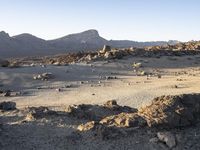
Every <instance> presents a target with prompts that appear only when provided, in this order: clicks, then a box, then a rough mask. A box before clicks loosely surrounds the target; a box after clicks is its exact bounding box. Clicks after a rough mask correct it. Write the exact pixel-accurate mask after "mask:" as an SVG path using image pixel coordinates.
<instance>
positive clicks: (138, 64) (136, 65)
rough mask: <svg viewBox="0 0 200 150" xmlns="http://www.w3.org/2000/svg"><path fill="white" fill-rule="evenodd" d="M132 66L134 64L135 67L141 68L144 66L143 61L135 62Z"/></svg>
mask: <svg viewBox="0 0 200 150" xmlns="http://www.w3.org/2000/svg"><path fill="white" fill-rule="evenodd" d="M132 66H133V68H136V69H137V68H141V67H142V63H135V62H134V63H133V65H132Z"/></svg>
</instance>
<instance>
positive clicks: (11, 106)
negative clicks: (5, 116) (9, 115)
mask: <svg viewBox="0 0 200 150" xmlns="http://www.w3.org/2000/svg"><path fill="white" fill-rule="evenodd" d="M0 109H1V110H5V111H8V110H15V109H16V103H15V102H1V103H0Z"/></svg>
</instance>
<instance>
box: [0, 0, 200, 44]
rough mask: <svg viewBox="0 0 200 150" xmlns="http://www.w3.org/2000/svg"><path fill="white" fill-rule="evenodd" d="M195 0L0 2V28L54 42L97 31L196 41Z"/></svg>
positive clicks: (199, 31)
mask: <svg viewBox="0 0 200 150" xmlns="http://www.w3.org/2000/svg"><path fill="white" fill-rule="evenodd" d="M199 7H200V0H0V30H4V31H6V32H8V33H9V34H10V35H16V34H20V33H31V34H34V35H36V36H38V37H41V38H44V39H54V38H57V37H61V36H64V35H67V34H70V33H77V32H81V31H84V30H88V29H97V30H98V31H99V33H100V35H101V36H103V37H105V38H106V39H129V40H137V41H155V40H171V39H172V40H181V41H189V40H200V18H199V17H200V8H199Z"/></svg>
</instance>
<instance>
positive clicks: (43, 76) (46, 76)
mask: <svg viewBox="0 0 200 150" xmlns="http://www.w3.org/2000/svg"><path fill="white" fill-rule="evenodd" d="M53 78H54V76H53V74H52V73H43V74H39V75H36V76H33V79H34V80H49V79H53Z"/></svg>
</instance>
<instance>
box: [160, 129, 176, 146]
mask: <svg viewBox="0 0 200 150" xmlns="http://www.w3.org/2000/svg"><path fill="white" fill-rule="evenodd" d="M157 137H158V139H159V140H160V141H161V142H164V143H165V144H166V145H167V146H168V147H169V148H170V149H171V148H173V147H175V146H176V139H175V136H174V135H173V134H172V133H171V132H158V133H157Z"/></svg>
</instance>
